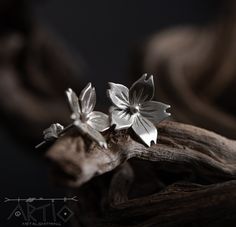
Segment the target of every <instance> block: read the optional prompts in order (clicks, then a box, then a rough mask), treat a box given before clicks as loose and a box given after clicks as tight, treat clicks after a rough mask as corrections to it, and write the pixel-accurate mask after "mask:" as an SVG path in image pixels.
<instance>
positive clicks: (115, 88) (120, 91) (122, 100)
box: [107, 82, 129, 109]
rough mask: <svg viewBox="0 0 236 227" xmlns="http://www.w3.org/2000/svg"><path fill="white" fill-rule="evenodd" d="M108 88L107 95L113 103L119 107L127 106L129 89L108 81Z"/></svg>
mask: <svg viewBox="0 0 236 227" xmlns="http://www.w3.org/2000/svg"><path fill="white" fill-rule="evenodd" d="M109 85H110V89H108V90H107V93H108V97H109V98H110V99H111V101H112V102H113V104H114V105H115V106H117V107H118V108H120V109H123V108H127V107H128V106H129V89H128V88H127V87H125V86H124V85H122V84H115V83H111V82H110V83H109Z"/></svg>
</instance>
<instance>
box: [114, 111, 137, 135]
mask: <svg viewBox="0 0 236 227" xmlns="http://www.w3.org/2000/svg"><path fill="white" fill-rule="evenodd" d="M110 114H111V125H115V129H116V130H120V129H127V128H129V127H130V126H131V125H132V124H133V122H134V115H131V114H129V113H128V112H127V111H126V110H121V109H118V108H115V107H111V108H110Z"/></svg>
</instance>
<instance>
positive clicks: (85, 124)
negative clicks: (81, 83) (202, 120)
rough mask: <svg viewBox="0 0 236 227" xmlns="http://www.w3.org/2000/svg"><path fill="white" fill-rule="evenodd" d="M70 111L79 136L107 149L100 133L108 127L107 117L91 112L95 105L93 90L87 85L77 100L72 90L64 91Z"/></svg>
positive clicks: (100, 113)
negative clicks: (83, 136) (85, 136)
mask: <svg viewBox="0 0 236 227" xmlns="http://www.w3.org/2000/svg"><path fill="white" fill-rule="evenodd" d="M66 95H67V98H68V101H69V104H70V107H71V110H72V112H73V113H72V115H71V118H72V119H73V120H74V125H75V126H76V127H77V128H78V130H79V131H80V132H81V134H85V135H87V136H89V137H90V138H91V139H92V140H94V141H96V142H97V143H98V144H99V145H100V146H102V147H105V148H107V144H106V141H105V139H104V137H103V136H102V135H101V133H100V132H103V131H105V130H107V129H108V128H109V127H110V122H109V117H108V115H106V114H104V113H102V112H98V111H93V109H94V107H95V104H96V92H95V88H94V87H92V85H91V83H89V84H88V85H87V86H86V87H85V88H84V89H83V90H82V92H81V93H80V96H79V98H78V97H77V95H76V94H75V92H74V91H73V90H72V89H68V90H67V91H66Z"/></svg>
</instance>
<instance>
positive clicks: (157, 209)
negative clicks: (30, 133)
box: [46, 121, 236, 226]
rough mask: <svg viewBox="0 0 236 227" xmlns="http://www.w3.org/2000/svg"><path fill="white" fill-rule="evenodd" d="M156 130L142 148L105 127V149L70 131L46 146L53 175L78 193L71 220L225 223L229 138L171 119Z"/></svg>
mask: <svg viewBox="0 0 236 227" xmlns="http://www.w3.org/2000/svg"><path fill="white" fill-rule="evenodd" d="M158 131H159V139H158V143H157V144H155V145H154V144H153V145H152V146H151V147H150V148H148V147H146V146H145V145H143V144H141V143H139V142H137V141H136V137H134V135H133V134H132V132H130V131H128V132H127V131H120V132H114V131H112V130H111V131H108V132H107V133H106V134H104V136H105V137H106V139H107V141H108V149H107V150H104V149H102V148H100V147H98V146H97V145H96V144H95V143H93V142H91V141H89V140H87V139H86V138H82V137H81V136H79V135H78V134H77V133H76V132H74V133H73V134H72V135H68V136H65V137H64V138H61V139H59V140H58V141H57V142H56V143H55V144H54V145H53V146H52V147H51V149H49V150H48V152H47V153H46V156H47V158H48V159H49V160H51V161H52V162H53V163H55V164H56V166H57V167H56V169H57V170H59V171H57V172H58V173H59V174H58V176H59V178H57V181H58V182H60V183H62V184H64V185H67V186H69V187H74V188H75V189H73V193H76V194H77V195H78V197H79V198H81V199H80V202H79V203H78V209H79V211H78V212H79V213H80V215H78V216H77V219H76V220H77V222H76V223H77V224H76V225H75V226H90V225H92V224H96V226H222V225H223V224H224V226H233V225H232V223H234V222H235V221H236V142H235V141H233V140H229V139H227V138H225V137H222V136H220V135H218V134H215V133H213V132H210V131H208V130H204V129H201V128H198V127H194V126H190V125H186V124H181V123H177V122H171V121H165V122H163V123H161V124H160V125H159V126H158ZM129 134H130V135H129ZM83 214H84V215H87V216H89V218H85V217H84V216H83Z"/></svg>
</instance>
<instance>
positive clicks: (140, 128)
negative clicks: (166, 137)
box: [132, 115, 157, 147]
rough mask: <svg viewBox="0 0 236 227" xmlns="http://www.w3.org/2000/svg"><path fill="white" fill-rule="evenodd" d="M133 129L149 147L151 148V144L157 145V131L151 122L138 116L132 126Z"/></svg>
mask: <svg viewBox="0 0 236 227" xmlns="http://www.w3.org/2000/svg"><path fill="white" fill-rule="evenodd" d="M132 129H133V130H134V132H135V134H136V135H137V136H138V137H139V138H140V139H141V140H142V141H143V142H144V143H145V144H146V145H147V146H149V147H150V146H151V142H152V141H153V142H154V143H156V141H157V129H156V127H155V126H154V125H153V123H152V122H151V121H149V120H148V119H146V118H145V117H142V116H141V115H137V116H136V117H135V120H134V123H133V125H132Z"/></svg>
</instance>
